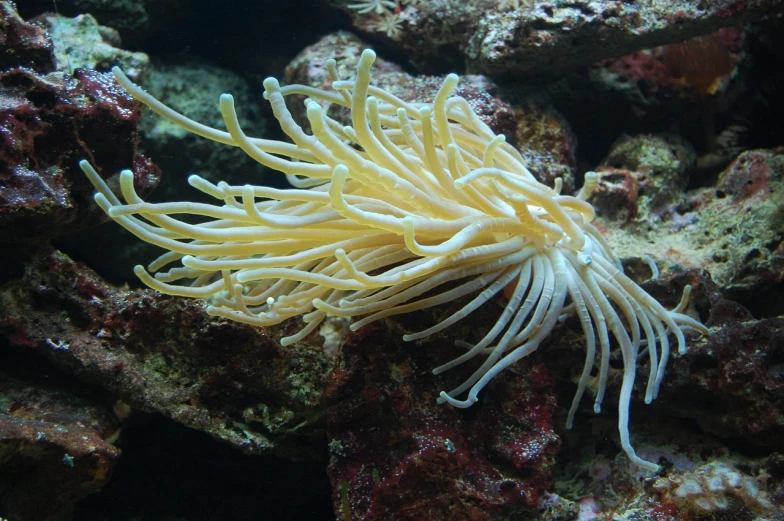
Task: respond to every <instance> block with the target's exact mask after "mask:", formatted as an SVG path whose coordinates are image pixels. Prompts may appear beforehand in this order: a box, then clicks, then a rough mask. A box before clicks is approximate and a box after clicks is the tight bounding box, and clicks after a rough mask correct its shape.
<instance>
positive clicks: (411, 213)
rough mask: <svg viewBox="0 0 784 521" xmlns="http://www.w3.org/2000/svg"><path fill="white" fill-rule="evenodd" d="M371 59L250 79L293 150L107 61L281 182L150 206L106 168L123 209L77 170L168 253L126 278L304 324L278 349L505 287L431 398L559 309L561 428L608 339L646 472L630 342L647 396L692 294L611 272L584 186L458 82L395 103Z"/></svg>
mask: <svg viewBox="0 0 784 521" xmlns="http://www.w3.org/2000/svg"><path fill="white" fill-rule="evenodd" d="M375 57H376V56H375V53H374V52H373V51H371V50H365V51H364V52H363V53H362V56H361V57H360V59H359V63H358V65H357V72H356V78H355V79H352V80H342V79H340V78H339V77H338V74H337V67H336V64H335V62H334V60H330V61H329V62H328V63H327V71H328V73H329V75H330V76H331V79H332V85H331V88H330V89H329V90H322V89H317V88H313V87H309V86H305V85H288V86H285V87H281V86H280V84H279V83H278V81H277V80H276V79H274V78H268V79H267V80H265V81H264V88H265V93H264V97H265V98H266V99H267V100H268V101H269V103H270V105H271V107H272V111H273V113H274V116H275V118H276V119H277V120H278V122H279V124H280V127H281V129H282V130H283V132H285V133H286V135H287V136H288V137H289V138H290V139H291V143H286V142H280V141H271V140H266V139H258V138H251V137H248V136H246V135H245V133H244V132H243V130H242V129H241V128H240V125H239V123H238V120H237V114H236V112H235V108H234V100H233V98H232V97H231V96H230V95H228V94H224V95H223V96H221V99H220V109H221V113H222V114H223V118H224V121H225V124H226V128H227V130H228V132H224V131H220V130H216V129H213V128H210V127H206V126H204V125H201V124H199V123H197V122H194V121H192V120H190V119H188V118H186V117H185V116H183V115H181V114H178V113H176V112H174V111H173V110H171V109H170V108H168V107H166V106H165V105H163V104H162V103H161V102H159V101H158V100H156V99H154V98H153V97H151V96H150V95H148V94H147V93H145V92H144V91H143V90H142V89H141V88H139V87H138V86H136V85H134V84H133V83H131V82H130V81H129V80H128V78H127V77H126V76H125V75H124V74H123V73H122V71H120V70H119V69H117V68H115V69H114V75H115V77H116V78H117V80H118V81H119V83H120V84H122V85H123V86H124V87H125V88H126V89H127V90H128V91H129V92H130V93H131V94H132V95H133V96H134V97H135V98H136V99H138V100H139V101H141V102H142V103H144V104H145V105H147V106H148V107H150V108H151V109H152V110H153V111H155V112H157V113H158V114H160V115H161V116H163V117H164V118H166V119H168V120H170V121H172V122H174V123H176V124H178V125H180V126H182V127H183V128H185V129H187V130H189V131H191V132H193V133H195V134H198V135H200V136H203V137H205V138H207V139H212V140H214V141H218V142H220V143H224V144H226V145H231V146H237V147H240V148H241V149H242V150H243V151H245V152H246V153H247V154H248V155H249V156H250V157H252V158H253V159H255V160H256V161H258V162H259V163H261V164H262V165H265V166H267V167H269V168H272V169H275V170H277V171H280V172H282V173H283V174H285V175H286V177H287V178H288V180H289V182H290V183H291V184H292V185H293V186H294V188H292V189H289V190H280V189H274V188H269V187H265V186H251V185H245V186H229V185H228V184H226V183H223V182H220V183H217V184H213V183H211V182H209V181H207V180H205V179H203V178H201V177H199V176H191V177H190V178H189V179H188V182H189V183H190V185H191V186H193V187H194V188H196V189H198V190H200V191H202V192H204V193H206V194H208V195H210V196H212V197H214V198H215V199H216V200H217V204H201V203H192V202H172V203H160V204H152V203H147V202H145V201H143V200H142V199H141V198H140V197H139V196H138V195H137V194H136V193H135V191H134V187H133V173H132V172H130V171H128V170H126V171H123V172H122V173H121V175H120V187H121V191H122V196H123V198H124V199H125V202H124V203H123V202H122V201H120V199H119V198H118V197H117V196H115V195H114V194H113V193H112V192H111V190H110V189H109V187H108V186H107V185H106V183H105V182H104V181H103V180H102V179H101V177H100V176H99V175H98V174H97V173H96V171H95V170H94V169H93V168H92V167H91V166H90V165H89V164H88V163H86V162H84V161H83V162H82V168H83V170H84V171H85V173H86V174H87V175H88V177H89V178H90V180H91V181H92V183H93V184H94V185H95V188H96V189H97V194H96V195H95V200H96V202H97V203H98V205H100V207H101V208H103V210H104V211H105V212H106V213H107V214H108V215H109V216H110V217H111V218H112V219H114V220H115V221H116V222H117V223H119V224H120V225H122V226H123V227H125V228H126V229H128V230H129V231H131V232H132V233H134V234H135V235H136V236H138V237H139V238H141V239H142V240H145V241H147V242H150V243H152V244H155V245H158V246H160V247H161V248H164V249H166V250H168V252H167V253H165V254H164V255H162V256H161V257H160V258H158V259H157V260H155V261H154V262H153V263H152V264H151V265H150V266H149V272H148V271H147V270H145V269H144V268H143V267H141V266H137V267H136V268H135V273H136V274H137V275H138V276H139V278H141V280H142V281H143V282H144V283H145V284H147V285H148V286H150V287H151V288H154V289H157V290H158V291H160V292H162V293H166V294H170V295H180V296H184V297H194V298H205V299H208V301H209V303H210V305H209V307H208V308H207V310H208V312H209V313H210V314H212V315H215V316H219V317H224V318H228V319H232V320H236V321H239V322H244V323H247V324H252V325H256V326H272V325H275V324H279V323H281V322H283V321H284V320H288V319H291V318H294V317H301V320H302V321H303V323H304V324H305V325H304V327H303V328H302V329H301V330H300V331H299V332H298V333H297V334H295V335H292V336H289V337H286V338H284V339H283V340H282V343H283V344H284V345H289V344H292V343H294V342H297V341H300V340H302V339H303V338H305V337H306V336H307V335H308V334H310V333H311V332H313V331H314V330H315V329H316V328H317V327H318V326H319V324H321V322H322V321H323V320H324V318H325V317H327V316H328V315H336V316H342V317H352V318H357V320H356V321H355V322H354V323H353V324H352V325H351V328H352V329H353V330H356V329H358V328H360V327H362V326H364V325H366V324H369V323H371V322H374V321H376V320H379V319H382V318H384V317H389V316H392V315H397V314H401V313H409V312H412V311H416V310H421V309H426V308H430V307H433V306H438V305H440V304H443V303H447V302H453V301H455V300H456V299H459V298H463V297H466V298H467V297H468V296H471V295H473V298H471V299H470V300H469V301H468V303H467V304H465V305H464V306H463V307H462V308H461V309H459V310H458V311H456V312H455V313H453V314H452V315H450V316H449V317H447V318H445V319H444V320H442V321H441V322H439V323H437V324H435V325H433V326H432V327H429V328H427V329H425V330H424V331H419V332H414V333H411V334H408V335H406V336H405V337H404V338H405V340H407V341H415V340H420V339H423V338H426V337H428V336H430V335H434V334H436V333H438V332H440V331H442V330H444V329H446V328H448V327H449V326H451V325H453V324H454V323H456V322H458V321H459V320H462V319H464V318H466V317H468V316H469V315H470V314H471V313H472V312H473V311H474V310H476V309H477V308H479V307H480V306H481V305H483V304H484V303H486V302H487V301H489V300H491V299H492V298H493V297H495V296H496V295H498V294H499V293H502V292H503V291H504V289H505V288H506V287H507V286H510V287H511V288H512V291H511V295H510V296H509V298H508V301H507V304H506V306H505V308H504V309H503V311H502V312H501V314H500V316H499V317H498V320H497V322H496V323H495V324H494V325H493V326H492V327H491V328H490V329H489V331H487V332H486V334H485V335H484V337H483V338H481V339H480V340H478V341H477V342H476V343H473V344H468V343H466V342H457V344H458V346H460V347H462V348H463V350H464V352H463V353H462V354H461V355H460V356H458V357H456V358H455V359H454V360H452V361H451V362H449V363H447V364H445V365H443V366H441V367H437V368H435V369H434V371H433V372H434V373H436V374H438V373H440V372H443V371H445V370H447V369H451V368H454V367H456V366H458V365H461V364H463V363H464V362H467V361H469V360H472V359H474V358H475V357H484V361H483V363H481V365H479V367H478V368H477V369H476V370H475V371H474V372H473V374H472V375H471V376H470V377H469V378H468V379H467V380H466V381H465V382H464V383H463V384H462V385H460V386H459V387H457V388H456V389H453V390H451V391H450V392H448V393H447V392H441V395H440V398H439V401H440V402H441V403H448V404H451V405H453V406H455V407H468V406H470V405H472V404H473V403H475V402H476V401H477V399H478V395H479V393H480V391H481V390H482V389H483V388H484V387H485V386H486V385H487V384H488V383H489V382H490V381H491V380H492V379H493V378H494V377H495V376H496V375H497V374H498V373H500V372H501V371H503V370H504V369H505V368H506V367H508V366H509V365H511V364H513V363H515V362H516V361H518V360H520V359H521V358H524V357H525V356H528V355H529V354H531V353H532V352H534V351H535V350H536V349H537V348H538V347H539V345H540V344H541V343H542V341H543V340H545V339H546V338H547V337H548V335H549V334H550V333H551V332H552V331H553V329H554V328H555V327H556V325H557V323H558V322H559V317H561V316H562V315H564V314H574V315H576V316H577V318H578V319H579V321H580V323H581V325H582V328H583V331H584V333H585V336H586V356H585V365H584V367H583V370H582V375H581V378H580V381H579V385H578V389H577V393H576V395H575V397H574V400H573V403H572V406H571V409H570V411H569V416H568V425H569V426H571V423H572V420H573V418H574V415H575V412H576V411H577V406H578V404H579V401H580V399H581V397H582V395H583V393H584V391H585V387H586V385H587V383H588V380H589V378H590V376H591V370H592V368H593V367H594V365H598V368H599V382H598V392H597V396H596V398H595V402H594V409H595V411H597V412H598V411H599V410H600V406H601V402H602V398H603V395H604V389H605V384H606V382H607V376H608V372H609V360H610V350H611V345H610V337H611V336H613V337H615V340H616V343H617V346H618V349H620V351H621V354H622V358H623V364H624V370H623V383H622V387H621V394H620V400H619V409H618V410H619V418H618V428H619V431H620V438H621V444H622V447H623V449H624V450H625V452H626V453H627V454H628V456H629V458H631V460H632V461H633V462H634V463H636V464H638V465H640V466H641V467H644V468H646V469H650V470H656V469H657V468H658V467H657V465H656V464H655V463H652V462H648V461H644V460H642V459H641V458H639V457H638V456H637V455H636V454H635V452H634V449H633V448H632V445H631V442H630V438H629V429H628V422H629V405H630V401H631V395H632V389H633V386H634V380H635V376H636V363H637V359H638V355H639V354H640V347H641V346H642V345H643V344H644V345H645V346H646V355H647V357H648V358H649V360H650V373H649V375H648V379H647V389H646V393H645V401H646V402H650V401H651V400H653V399H654V398H655V397H656V394H657V392H658V389H659V386H660V384H661V381H662V378H663V377H664V370H665V367H666V364H667V359H668V357H669V355H670V340H669V335H672V336H673V337H674V338H675V339H676V342H677V345H678V349H679V351H680V352H684V350H685V348H686V340H685V337H684V331H685V330H696V331H700V332H705V331H706V330H705V327H704V326H703V325H702V324H700V323H699V322H698V321H697V320H694V319H693V318H691V317H689V316H688V315H686V314H684V313H683V312H682V311H683V309H684V307H685V305H686V301H687V298H688V293H689V288H688V287H687V288H686V289H685V291H684V298H683V299H682V302H681V304H680V305H679V306H678V307H677V308H676V309H675V310H672V311H669V310H667V309H665V308H664V307H662V306H661V305H660V304H659V303H658V302H657V301H656V300H655V299H653V298H652V297H651V296H649V295H648V294H647V293H646V292H645V291H644V290H642V289H641V288H640V287H639V286H638V285H637V284H635V283H634V282H633V281H632V280H631V279H629V278H628V277H626V276H625V275H624V274H623V272H622V268H621V265H620V262H619V261H618V259H617V258H616V257H615V256H614V255H613V253H612V252H611V251H610V248H609V247H608V245H607V244H606V243H605V241H604V240H603V238H602V236H601V234H600V233H599V232H598V231H597V229H596V228H595V227H593V226H592V225H591V220H592V219H593V218H594V211H593V208H592V206H591V205H590V204H589V203H588V202H587V201H586V199H587V197H588V196H589V194H590V191H591V189H592V187H593V185H594V184H595V181H596V179H595V177H594V176H591V175H588V176H587V180H586V185H585V186H584V187H583V189H582V190H581V191H580V192H579V193H578V194H577V195H576V196H569V195H562V194H561V193H560V187H561V183H556V186H555V187H553V188H551V187H548V186H545V185H544V184H542V183H540V182H538V181H537V180H536V178H535V177H534V176H533V175H532V174H531V172H529V171H528V169H527V168H526V166H525V163H524V161H523V158H522V156H521V155H520V153H519V152H518V151H517V150H516V149H515V148H514V147H512V146H510V145H509V144H508V143H506V141H505V139H504V136H503V135H496V134H495V133H493V131H492V130H491V129H490V128H489V127H488V126H487V125H486V124H485V123H484V122H483V121H482V120H481V119H480V118H479V117H478V116H477V115H476V114H475V113H474V111H473V110H472V109H471V106H470V104H469V103H468V101H466V100H465V99H464V98H462V97H459V96H455V95H453V91H454V89H455V87H456V86H457V84H458V77H457V76H456V75H454V74H450V75H448V76H446V78H445V80H444V82H443V84H442V86H441V88H440V89H439V91H438V93H437V94H436V96H435V99H434V101H433V102H432V103H409V102H406V101H403V100H401V99H399V98H397V97H396V96H394V95H392V94H391V93H389V92H387V91H385V90H383V89H380V88H378V87H374V86H372V85H370V80H371V66H372V64H373V63H374V61H375ZM295 94H296V95H302V96H305V97H306V100H305V104H306V108H307V118H308V121H309V123H310V127H311V129H312V134H308V133H306V132H305V131H304V130H303V129H302V128H301V127H300V126H299V125H298V124H297V123H296V122H295V121H294V118H293V117H292V115H291V112H290V111H289V109H288V107H287V105H286V99H287V98H288V97H289V96H292V95H295ZM330 105H336V106H341V107H347V108H348V109H350V112H351V124H350V125H344V124H343V123H341V122H339V121H337V120H335V119H333V118H331V117H330V116H329V115H328V113H327V108H328V107H329V106H330ZM181 214H195V215H199V216H201V217H204V218H206V220H205V221H204V222H202V223H201V224H190V223H189V222H186V221H183V220H180V219H177V218H175V217H174V216H175V215H181ZM150 273H154V274H155V275H154V276H153V275H151V274H150ZM360 317H361V318H360ZM597 339H598V341H597ZM461 397H462V398H461Z"/></svg>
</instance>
